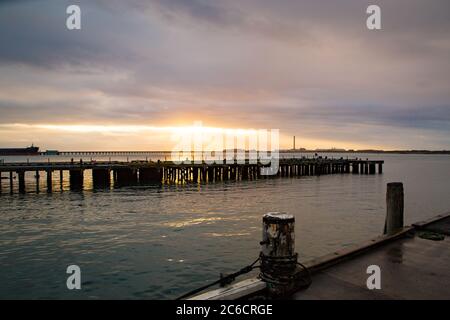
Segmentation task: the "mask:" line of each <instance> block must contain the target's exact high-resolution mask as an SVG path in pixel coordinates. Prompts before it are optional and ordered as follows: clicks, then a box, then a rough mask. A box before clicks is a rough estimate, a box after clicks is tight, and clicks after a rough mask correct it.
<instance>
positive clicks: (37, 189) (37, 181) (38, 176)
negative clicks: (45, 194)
mask: <svg viewBox="0 0 450 320" xmlns="http://www.w3.org/2000/svg"><path fill="white" fill-rule="evenodd" d="M34 177H35V178H36V193H39V183H40V182H39V180H40V178H41V176H40V174H39V170H36V174H35V176H34Z"/></svg>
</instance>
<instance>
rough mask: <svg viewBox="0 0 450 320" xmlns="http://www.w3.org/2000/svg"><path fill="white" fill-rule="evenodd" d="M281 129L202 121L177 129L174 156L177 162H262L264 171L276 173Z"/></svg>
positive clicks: (172, 156) (172, 154)
mask: <svg viewBox="0 0 450 320" xmlns="http://www.w3.org/2000/svg"><path fill="white" fill-rule="evenodd" d="M279 139H280V137H279V130H278V129H270V130H269V129H257V130H240V129H220V128H206V127H203V126H202V123H201V122H200V121H197V122H195V123H194V126H193V127H190V128H188V129H185V130H180V131H175V133H174V134H173V136H172V140H173V141H175V146H174V148H173V149H172V152H171V158H172V160H173V161H174V163H176V164H182V163H185V162H190V163H194V164H203V163H205V164H214V163H216V164H219V163H223V164H260V165H262V167H261V172H260V173H261V175H275V174H277V172H278V165H279V144H280V142H279Z"/></svg>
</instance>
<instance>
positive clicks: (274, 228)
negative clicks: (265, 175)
mask: <svg viewBox="0 0 450 320" xmlns="http://www.w3.org/2000/svg"><path fill="white" fill-rule="evenodd" d="M294 227H295V218H294V216H293V215H291V214H287V213H281V212H269V213H266V214H265V215H264V216H263V230H262V241H261V243H260V244H261V254H260V258H261V273H260V277H261V279H262V280H263V281H265V282H266V283H267V289H268V293H269V295H270V296H272V297H282V296H286V295H289V294H290V293H292V292H294V291H296V290H297V289H299V288H300V287H302V286H304V285H305V275H306V274H305V271H307V270H305V269H304V268H300V266H299V264H298V262H297V253H295V232H294ZM308 285H309V284H308Z"/></svg>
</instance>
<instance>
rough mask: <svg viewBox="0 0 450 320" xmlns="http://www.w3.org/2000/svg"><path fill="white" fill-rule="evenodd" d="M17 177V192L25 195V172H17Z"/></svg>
mask: <svg viewBox="0 0 450 320" xmlns="http://www.w3.org/2000/svg"><path fill="white" fill-rule="evenodd" d="M17 175H18V177H19V192H20V193H25V171H22V170H21V171H17Z"/></svg>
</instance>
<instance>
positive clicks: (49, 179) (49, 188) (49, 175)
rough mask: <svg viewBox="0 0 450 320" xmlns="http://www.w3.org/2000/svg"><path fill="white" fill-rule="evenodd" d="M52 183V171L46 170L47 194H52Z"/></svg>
mask: <svg viewBox="0 0 450 320" xmlns="http://www.w3.org/2000/svg"><path fill="white" fill-rule="evenodd" d="M52 189H53V183H52V170H50V169H48V170H47V192H52Z"/></svg>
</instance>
